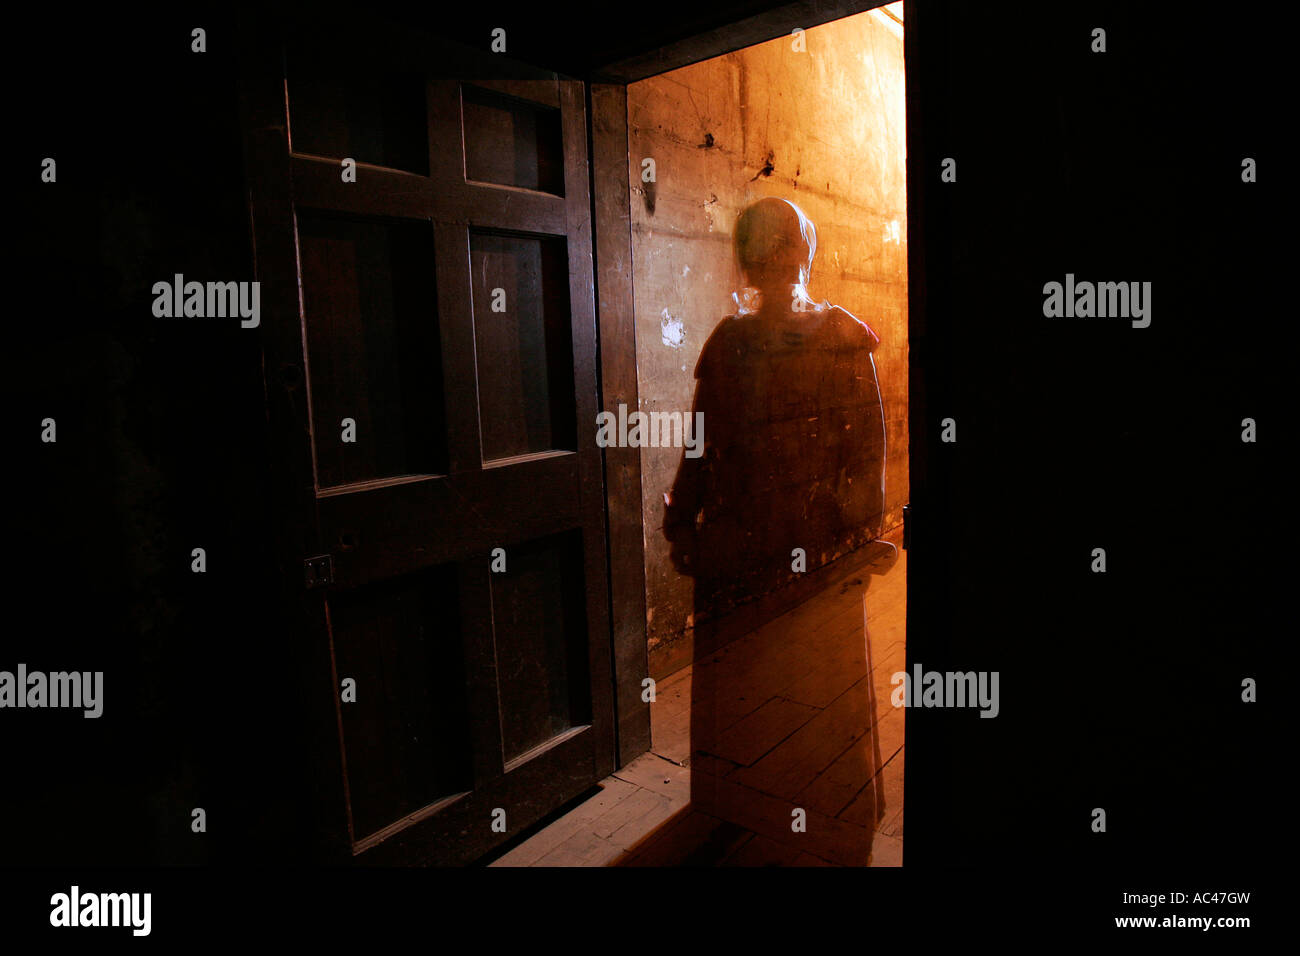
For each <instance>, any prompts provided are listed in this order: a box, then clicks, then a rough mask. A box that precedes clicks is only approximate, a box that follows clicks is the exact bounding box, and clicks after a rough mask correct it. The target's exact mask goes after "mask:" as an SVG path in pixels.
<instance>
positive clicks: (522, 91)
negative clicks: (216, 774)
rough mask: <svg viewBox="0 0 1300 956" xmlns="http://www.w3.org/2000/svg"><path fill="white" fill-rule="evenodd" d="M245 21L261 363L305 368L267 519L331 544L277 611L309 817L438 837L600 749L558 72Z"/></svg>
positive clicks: (581, 235)
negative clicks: (267, 290) (293, 667)
mask: <svg viewBox="0 0 1300 956" xmlns="http://www.w3.org/2000/svg"><path fill="white" fill-rule="evenodd" d="M259 26H260V27H261V28H262V29H260V30H257V29H255V30H252V31H249V32H247V33H246V34H245V49H246V56H247V58H248V62H247V63H246V68H245V72H244V78H245V91H244V95H245V98H246V101H247V105H246V113H245V116H246V119H245V122H246V129H247V130H248V140H249V146H248V150H247V155H248V156H249V163H250V164H252V165H253V166H254V167H256V168H254V169H252V170H251V172H252V175H250V181H251V182H252V183H253V185H254V188H253V214H254V223H255V228H256V230H257V236H256V238H257V240H258V268H259V275H258V277H259V279H261V280H262V281H263V283H264V284H273V285H275V286H276V287H277V288H276V289H275V290H273V291H272V294H271V295H270V296H268V297H266V298H267V300H268V301H269V302H272V303H274V308H273V309H271V310H269V311H270V314H269V315H264V318H263V321H264V323H267V324H269V325H270V326H272V327H271V328H268V330H267V336H266V348H267V352H268V362H267V365H268V368H281V369H284V368H292V367H295V366H297V365H299V364H300V365H301V367H302V368H303V369H304V370H305V371H306V375H305V384H306V387H307V388H306V390H307V394H308V402H307V403H306V404H305V405H303V404H301V403H293V402H290V403H287V405H285V404H281V403H273V410H275V411H276V412H277V413H276V414H273V415H272V416H271V420H272V429H273V438H274V440H275V441H277V442H284V443H287V444H288V445H291V446H296V447H299V448H302V446H304V445H305V446H306V451H307V452H308V454H307V455H303V454H301V453H299V454H296V455H287V454H286V455H284V456H281V465H282V467H281V474H280V475H279V476H278V481H279V482H280V487H281V490H282V492H283V497H284V500H285V501H287V502H289V503H290V505H291V506H290V507H289V508H287V509H286V512H287V513H288V512H292V514H291V515H289V516H287V517H286V519H285V520H286V522H287V523H288V522H290V521H293V522H297V523H296V524H295V525H294V529H295V531H294V533H288V534H284V535H282V540H283V541H286V542H293V541H294V540H299V541H307V542H314V543H313V544H309V545H308V546H307V548H305V549H304V550H306V551H307V552H308V553H300V554H298V555H296V559H297V560H302V559H304V558H307V557H311V556H312V552H313V549H315V551H317V552H319V554H321V555H328V556H329V563H330V568H331V571H330V577H329V583H328V586H326V587H323V588H319V589H317V590H314V591H311V592H309V593H308V594H307V595H305V596H304V597H303V599H302V607H301V618H300V619H301V621H302V622H303V628H304V633H303V640H304V648H305V650H304V653H305V654H308V655H310V656H312V658H313V660H320V664H319V665H314V666H312V667H310V668H307V670H308V671H309V672H310V673H312V674H315V675H321V674H323V673H325V672H326V671H327V667H326V661H325V660H323V659H322V658H327V661H328V672H329V673H331V674H332V675H333V680H334V682H335V686H333V687H329V686H317V685H316V684H315V683H314V684H313V685H312V687H311V688H310V693H311V695H312V699H313V700H315V701H317V702H318V703H319V706H318V707H317V709H316V710H315V711H314V713H316V714H317V725H318V728H319V733H320V740H319V746H320V748H321V751H322V754H323V756H322V760H323V762H324V764H323V765H328V766H329V767H335V768H336V770H331V771H329V772H328V773H325V775H324V779H326V780H327V781H329V780H330V779H331V775H332V774H333V775H335V776H337V779H336V780H334V781H333V783H332V784H329V783H327V785H326V786H325V787H324V789H326V790H327V791H332V792H327V793H325V794H323V795H322V799H323V800H325V801H326V802H330V801H337V803H338V804H339V805H341V809H342V812H341V813H334V812H332V811H330V810H329V809H328V808H327V810H326V812H324V814H323V816H324V818H325V819H326V820H327V821H329V820H334V821H338V820H342V821H344V823H345V825H338V824H337V823H335V824H327V825H326V829H327V830H328V831H330V833H331V834H332V835H331V836H329V837H327V839H329V840H332V841H333V844H334V845H336V846H339V847H344V848H345V849H346V852H347V853H349V854H351V855H353V856H357V857H360V858H361V859H362V860H365V861H374V862H381V863H461V862H465V861H467V860H470V859H472V858H474V857H475V856H478V855H480V854H482V853H483V852H485V851H486V850H488V849H490V848H491V846H492V845H493V844H495V843H499V842H501V841H503V840H506V839H509V838H510V837H512V836H514V835H516V834H518V832H519V831H520V830H521V829H523V828H524V827H526V826H528V825H529V824H530V823H532V822H533V821H535V820H537V819H538V818H539V817H541V816H542V815H544V814H545V813H547V812H549V811H550V810H552V809H554V808H555V807H557V806H559V805H560V804H562V803H563V802H565V801H567V800H568V799H570V798H572V797H573V796H575V795H576V794H578V793H580V792H581V791H582V790H583V789H585V788H587V787H589V786H590V785H592V784H593V783H594V782H595V781H596V780H598V779H599V778H600V777H602V776H604V775H605V774H607V773H608V772H610V771H611V770H612V769H613V765H614V753H615V741H614V728H613V719H612V672H611V665H610V643H609V642H610V637H609V617H608V613H609V612H608V606H607V582H606V554H605V531H604V500H603V485H602V476H601V463H600V458H599V450H598V449H597V448H596V446H595V443H594V441H589V440H581V441H580V440H579V437H580V434H582V433H583V432H584V430H585V429H584V426H583V423H586V425H588V426H591V427H594V422H595V413H596V408H597V394H596V388H597V383H596V372H595V350H596V341H595V320H594V302H593V290H592V280H591V238H590V237H591V230H590V222H589V215H590V212H589V207H588V190H587V167H586V156H587V148H586V132H585V131H586V121H585V116H584V97H583V90H582V85H581V83H578V82H576V81H570V80H564V79H560V78H557V77H555V75H554V74H545V73H539V72H537V71H532V70H529V69H527V68H521V67H511V66H508V65H504V64H505V61H503V60H501V59H500V58H489V56H488V55H487V54H480V53H477V52H466V51H463V50H458V49H452V48H449V47H446V46H445V45H442V46H440V45H436V44H434V43H432V42H428V41H422V40H420V39H419V38H417V37H414V36H413V35H411V34H410V32H409V31H400V35H397V34H392V35H388V34H386V33H385V32H384V31H383V29H382V28H377V27H373V26H365V25H359V24H355V23H348V24H346V25H344V27H343V28H341V29H340V30H338V31H330V30H329V29H324V30H320V31H317V32H315V33H313V34H312V35H310V36H308V35H307V34H305V33H303V31H302V29H300V28H299V27H298V26H297V25H294V26H293V29H292V31H291V32H292V34H293V36H294V37H295V38H297V40H298V42H297V43H296V45H295V48H294V49H291V50H289V52H288V53H287V55H286V54H285V53H284V50H283V44H277V43H276V42H275V41H274V33H273V32H268V31H267V30H266V29H265V27H266V25H265V24H262V25H259ZM268 37H269V38H270V39H268ZM372 51H377V52H372ZM286 64H287V66H286ZM286 71H287V75H286ZM295 71H296V72H295ZM356 77H361V78H362V79H359V80H356V79H354V78H356ZM340 78H342V79H340ZM467 78H468V81H467ZM417 107H418V108H417ZM417 120H418V121H419V123H422V124H423V125H422V127H419V126H418V123H417ZM277 129H278V130H279V131H280V133H279V134H278V135H277V134H276V132H275V131H276V130H277ZM285 131H287V135H285ZM268 133H269V135H267V134H268ZM290 139H291V140H292V149H291V148H290V146H289V142H290ZM345 158H348V159H354V160H356V161H357V165H356V181H355V182H347V181H345V180H344V178H343V176H342V169H343V165H342V161H343V160H344V159H345ZM286 207H287V209H288V211H289V215H287V216H286V215H285V214H284V210H285V208H286ZM286 233H287V235H286ZM289 249H292V252H293V256H292V259H291V260H290V259H289V257H288V256H287V255H286V252H287V250H289ZM287 261H292V263H293V267H292V270H291V271H292V273H293V274H292V275H285V274H283V273H284V272H285V271H286V270H285V263H286V262H287ZM288 285H292V286H296V287H298V288H300V290H301V294H300V296H299V297H298V302H297V304H296V308H295V307H294V303H293V298H292V297H291V296H290V295H289V294H288V293H287V292H286V289H285V288H284V287H285V286H288ZM290 330H294V331H296V332H297V333H298V334H297V336H296V338H295V336H294V335H293V334H291V331H290ZM283 378H284V381H282V382H272V383H271V385H270V386H269V387H272V388H274V387H277V386H280V387H284V388H290V385H289V384H288V382H289V381H290V380H291V379H292V378H293V377H292V376H291V375H287V376H283ZM344 419H350V420H351V424H352V425H353V426H354V428H355V434H354V435H353V436H351V437H352V438H354V440H345V431H344V427H343V422H344ZM307 460H310V461H311V462H312V468H311V469H310V470H306V469H304V468H303V467H302V463H303V462H304V461H307ZM498 549H500V550H498ZM290 560H293V558H292V557H291V558H290ZM502 562H504V566H502ZM312 580H313V581H319V580H320V578H319V576H317V577H315V578H313V579H312ZM345 678H351V679H352V680H354V681H355V682H356V700H355V702H351V701H348V702H345V701H343V700H341V698H340V696H339V693H338V684H339V683H340V682H342V681H343V680H344V679H345ZM313 681H316V682H318V683H321V684H323V683H324V681H322V680H320V678H319V676H317V677H315V678H313ZM326 695H328V699H329V704H330V706H329V708H328V709H327V708H326V707H325V706H324V704H325V700H326ZM331 746H332V747H333V748H334V749H335V755H334V756H333V757H330V758H328V759H326V756H324V754H325V752H326V751H328V750H329V748H330V747H331ZM496 809H502V810H504V811H505V813H506V823H507V828H506V831H505V832H503V833H502V832H497V831H494V830H493V829H492V826H491V824H492V821H493V811H494V810H496Z"/></svg>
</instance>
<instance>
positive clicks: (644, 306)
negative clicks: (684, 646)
mask: <svg viewBox="0 0 1300 956" xmlns="http://www.w3.org/2000/svg"><path fill="white" fill-rule="evenodd" d="M900 6H901V5H900V4H895V5H892V6H891V8H890V9H891V10H892V9H894V8H896V7H900ZM899 13H900V15H901V11H899ZM800 46H802V47H803V49H797V47H800ZM905 133H906V129H905V105H904V74H903V37H902V27H901V26H900V25H899V23H898V22H897V21H895V20H893V19H891V18H890V17H889V16H888V15H886V14H885V13H883V12H881V11H876V10H873V11H869V12H867V13H863V14H859V15H856V16H852V17H848V18H845V19H842V20H838V21H835V22H832V23H829V24H825V25H822V26H818V27H814V28H811V29H809V30H807V31H806V32H805V33H804V34H803V35H802V37H799V36H793V37H783V38H778V39H776V40H772V41H770V42H767V43H763V44H760V45H757V46H753V47H749V48H746V49H744V50H740V51H737V52H735V53H731V54H728V55H726V56H722V57H718V58H716V59H713V60H707V61H704V62H701V63H697V64H693V65H691V66H688V67H684V68H682V69H680V70H675V71H673V72H671V73H666V74H663V75H661V76H657V77H652V78H650V79H647V80H643V81H641V82H639V83H634V84H632V85H631V86H630V87H629V89H628V136H629V148H630V162H629V175H630V177H631V185H632V245H633V289H634V302H635V313H636V335H637V363H638V378H639V391H640V402H641V410H642V411H644V412H655V411H658V412H668V413H671V412H681V413H682V414H683V416H685V415H686V413H688V412H689V411H690V409H691V404H692V397H693V395H694V391H695V385H696V380H695V376H694V373H695V368H696V363H697V361H698V359H699V357H700V351H701V348H702V347H703V345H704V343H705V341H706V340H707V339H708V338H709V335H710V333H711V332H712V331H713V330H714V328H715V327H716V326H717V325H718V323H719V322H720V321H722V320H723V319H724V318H725V317H726V316H728V315H731V314H733V313H735V312H736V303H735V301H734V300H733V298H732V295H733V293H735V292H739V291H740V290H741V289H742V287H743V286H744V282H743V281H742V276H741V274H740V270H739V267H738V266H737V264H736V257H735V252H734V248H733V242H732V238H733V231H734V226H735V222H736V217H737V216H738V215H739V213H740V212H741V210H742V209H743V208H744V207H745V206H747V205H748V204H749V203H751V202H753V201H754V200H757V199H760V198H763V197H766V196H777V197H780V198H784V199H788V200H790V201H791V202H794V203H795V204H797V205H798V206H799V207H800V208H801V209H802V210H803V211H804V213H805V214H806V215H807V216H808V217H809V218H810V219H811V220H812V221H813V223H814V224H815V226H816V230H817V254H816V258H815V260H814V262H813V267H812V274H811V280H810V282H809V286H808V289H809V292H810V294H811V296H812V298H813V299H814V300H817V301H821V300H828V301H829V302H831V303H832V304H834V305H838V306H841V307H842V308H844V309H847V310H848V311H849V312H851V313H853V314H854V315H855V316H857V317H858V318H859V319H861V320H862V321H864V322H866V323H867V324H868V325H869V326H870V327H871V328H872V329H873V330H874V331H875V332H876V334H877V335H878V336H879V337H880V340H881V341H880V345H879V347H878V348H877V350H876V352H875V363H876V370H877V376H878V379H879V382H880V390H881V396H882V399H883V404H884V418H885V429H886V448H887V461H886V496H885V515H884V521H883V525H884V530H886V531H887V530H889V529H891V528H893V527H896V526H897V525H898V524H899V523H901V521H902V506H903V505H904V504H905V503H906V502H907V500H908V469H907V221H906V213H907V200H906V189H905V177H906V136H905ZM646 159H652V160H653V161H654V179H653V181H645V176H644V173H645V170H646V166H645V163H644V160H646ZM705 437H706V438H707V437H708V424H707V422H706V424H705ZM641 455H642V458H641V467H642V488H643V517H644V526H645V538H646V542H645V544H646V548H645V555H646V598H647V619H648V632H649V640H650V653H651V669H652V671H653V670H654V662H655V660H656V657H660V658H662V656H663V655H664V653H665V651H666V649H667V648H668V646H669V645H673V644H675V643H676V642H678V641H680V640H682V639H683V638H684V637H689V636H690V634H691V629H692V628H693V626H694V624H695V623H696V622H695V614H696V608H695V603H694V593H693V592H694V582H693V581H692V579H691V578H690V577H687V576H685V575H682V574H680V573H678V571H677V570H675V569H674V567H673V565H672V562H671V561H670V559H669V550H670V549H669V544H668V541H667V540H666V538H665V536H664V533H663V524H664V511H665V497H664V496H665V494H666V493H667V492H668V491H669V490H670V489H671V487H672V484H673V480H674V476H675V475H676V472H677V469H678V466H679V464H680V463H681V460H682V450H681V449H680V448H651V447H647V448H643V449H642V453H641ZM760 520H761V519H760ZM809 543H810V546H809V547H808V549H807V550H808V570H809V571H813V570H815V569H816V568H817V567H818V566H820V565H822V564H825V563H826V562H828V561H831V560H834V559H835V558H836V557H838V556H840V555H841V554H842V553H844V552H845V551H846V550H849V549H850V548H851V547H852V546H853V545H852V544H851V543H849V542H848V541H847V540H846V539H845V538H844V536H843V535H842V534H841V533H838V532H836V531H834V530H832V529H828V528H817V527H812V528H809ZM758 596H760V595H751V597H758ZM717 613H725V609H720V610H719V611H718V612H717Z"/></svg>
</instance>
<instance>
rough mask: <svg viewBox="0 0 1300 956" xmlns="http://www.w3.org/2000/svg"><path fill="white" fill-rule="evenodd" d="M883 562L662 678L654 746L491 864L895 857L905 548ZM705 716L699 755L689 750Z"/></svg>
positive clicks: (836, 861) (899, 819)
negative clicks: (800, 822)
mask: <svg viewBox="0 0 1300 956" xmlns="http://www.w3.org/2000/svg"><path fill="white" fill-rule="evenodd" d="M887 540H891V538H887ZM892 540H895V541H896V540H897V539H896V538H892ZM890 564H891V562H877V563H876V564H875V565H873V566H868V567H864V568H859V569H858V570H857V571H854V572H850V573H848V574H847V575H845V576H841V577H840V578H839V579H838V580H835V579H832V580H831V582H830V583H829V584H828V585H827V586H826V587H825V588H824V589H823V590H821V591H820V592H818V593H817V594H815V595H814V596H813V597H811V598H810V599H809V600H807V601H805V602H804V603H803V604H800V605H799V606H798V607H795V608H794V609H792V610H790V611H789V612H787V613H785V614H783V615H781V616H780V617H778V618H776V619H775V620H773V621H771V622H770V623H768V624H766V625H765V626H763V627H760V628H758V629H757V630H755V631H752V632H750V633H749V634H746V635H745V636H743V637H741V638H739V639H737V640H735V641H732V642H731V643H729V644H727V645H726V646H725V647H722V648H721V649H720V650H718V651H716V652H715V653H713V654H711V655H709V656H708V657H707V658H706V659H704V660H697V661H696V662H695V663H694V664H693V665H691V666H688V667H685V668H683V669H682V670H680V671H678V672H677V673H675V674H673V675H672V676H671V677H668V678H666V679H664V680H663V681H661V682H660V683H659V685H658V688H657V699H656V701H655V703H654V704H653V705H652V706H651V722H652V728H651V733H652V739H653V741H654V743H653V746H652V749H651V750H650V751H649V752H648V753H646V754H644V755H642V756H641V757H639V758H637V759H636V760H634V761H632V762H631V763H630V764H628V765H627V766H626V767H624V768H622V769H621V770H619V771H617V772H616V773H615V774H613V775H612V776H610V777H608V778H606V779H605V780H603V781H601V784H600V786H601V791H600V793H599V794H597V795H595V796H593V797H592V798H591V799H589V800H587V801H586V802H585V803H582V804H581V805H579V806H578V807H576V808H575V809H573V810H572V811H571V812H569V813H568V814H566V815H565V816H563V817H561V818H560V819H559V820H557V821H555V822H554V823H552V824H550V825H549V826H547V827H546V828H545V829H543V830H541V831H540V832H539V833H537V834H536V835H534V836H532V837H531V838H530V839H528V840H527V841H525V842H523V843H521V844H520V845H518V846H516V847H515V848H513V849H512V850H510V851H509V852H508V853H506V854H505V855H504V856H502V857H500V858H499V859H497V860H496V861H495V862H493V864H492V865H493V866H858V865H863V864H864V863H866V864H868V865H871V866H900V865H901V864H902V861H903V711H902V710H901V709H896V708H894V707H892V706H890V702H889V698H890V694H891V692H892V688H891V687H890V685H889V678H890V676H891V675H892V674H893V673H895V672H897V671H901V670H903V668H904V638H905V610H906V557H905V554H904V552H902V551H901V550H899V551H898V552H897V559H896V561H893V562H892V566H890ZM864 592H865V593H864ZM864 606H865V611H864ZM864 615H865V619H866V631H867V633H869V635H870V642H869V643H870V654H869V660H870V664H868V653H867V651H866V643H867V642H865V641H863V635H864V626H863V619H864ZM868 682H870V683H869V685H868ZM868 686H871V687H873V688H874V690H875V706H874V708H873V707H872V706H871V695H870V693H869V692H868ZM693 689H695V690H696V694H695V699H694V701H692V690H693ZM701 689H705V690H706V692H707V701H706V700H702V699H701V694H700V690H701ZM873 710H874V713H873V712H872V711H873ZM701 715H707V718H708V724H707V726H708V728H709V733H708V744H707V749H708V751H709V752H707V753H695V754H694V755H693V756H692V749H693V748H692V740H691V737H692V733H691V730H692V724H693V723H694V725H695V727H696V736H697V738H698V737H702V736H704V735H703V734H702V733H701V730H700V728H701V727H702V726H705V725H704V723H703V722H702V716H701ZM697 743H698V741H697ZM877 746H878V747H879V757H878V758H877V757H876V756H875V752H876V748H877ZM694 749H696V750H698V749H699V748H698V747H696V748H694ZM692 771H694V772H695V777H696V779H695V782H694V794H693V793H692ZM706 782H707V785H706ZM693 797H694V799H693ZM882 798H883V799H882ZM882 802H883V804H884V808H883V814H882V811H881V809H880V804H881V803H882ZM706 810H707V812H706ZM795 810H802V811H804V814H805V816H806V826H805V828H804V829H803V830H801V831H799V830H796V829H795V828H794V827H792V820H793V819H794V817H793V814H794V811H795ZM873 824H874V826H873ZM868 853H869V856H868Z"/></svg>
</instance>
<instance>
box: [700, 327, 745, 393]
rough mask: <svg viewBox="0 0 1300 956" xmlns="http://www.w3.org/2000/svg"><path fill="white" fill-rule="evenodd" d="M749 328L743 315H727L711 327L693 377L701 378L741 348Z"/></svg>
mask: <svg viewBox="0 0 1300 956" xmlns="http://www.w3.org/2000/svg"><path fill="white" fill-rule="evenodd" d="M749 330H750V323H747V322H746V321H745V319H744V317H743V316H737V315H728V316H727V317H725V318H724V319H723V320H722V321H721V322H719V323H718V324H717V325H715V326H714V327H713V331H712V332H710V333H709V337H708V338H707V339H705V341H704V346H703V347H702V348H701V349H700V358H699V361H698V362H697V363H696V365H695V377H696V378H703V377H704V375H705V373H706V372H707V371H708V370H709V369H710V368H713V367H715V366H717V365H720V364H722V363H723V362H725V361H726V360H727V358H728V356H731V355H734V354H735V353H736V352H738V351H740V350H741V349H743V343H744V340H745V338H746V337H747V334H748V332H749Z"/></svg>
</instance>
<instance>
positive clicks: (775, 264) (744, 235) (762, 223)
mask: <svg viewBox="0 0 1300 956" xmlns="http://www.w3.org/2000/svg"><path fill="white" fill-rule="evenodd" d="M816 251H817V230H816V229H815V228H814V227H813V224H812V222H811V221H810V220H809V219H808V217H807V216H805V215H804V214H803V210H801V209H800V208H799V207H798V206H796V205H795V204H794V203H792V202H790V201H788V200H785V199H777V198H775V197H768V198H766V199H760V200H758V201H757V202H754V203H750V205H748V206H746V207H745V210H744V212H742V213H741V214H740V218H739V219H737V220H736V258H737V259H738V260H739V263H740V268H741V270H742V271H743V272H744V273H745V278H746V281H748V282H749V284H750V285H752V286H753V287H754V288H756V289H760V290H763V289H775V288H783V287H789V286H793V285H798V286H800V287H802V286H804V285H806V284H807V282H808V276H809V274H810V273H811V272H812V260H813V255H814V254H815V253H816Z"/></svg>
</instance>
